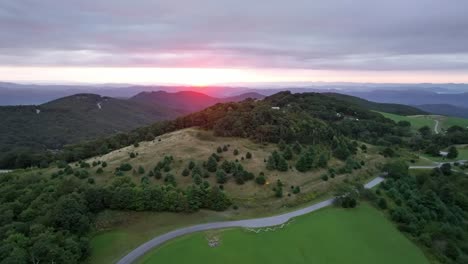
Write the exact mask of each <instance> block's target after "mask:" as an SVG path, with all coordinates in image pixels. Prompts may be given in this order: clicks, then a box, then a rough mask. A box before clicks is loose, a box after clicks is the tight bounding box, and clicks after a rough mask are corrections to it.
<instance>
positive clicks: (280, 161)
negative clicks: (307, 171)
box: [276, 156, 289, 171]
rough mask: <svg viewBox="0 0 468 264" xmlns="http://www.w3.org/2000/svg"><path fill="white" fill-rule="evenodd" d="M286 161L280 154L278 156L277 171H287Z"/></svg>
mask: <svg viewBox="0 0 468 264" xmlns="http://www.w3.org/2000/svg"><path fill="white" fill-rule="evenodd" d="M288 168H289V166H288V163H287V162H286V160H285V159H284V158H283V157H282V156H279V159H278V164H277V165H276V169H277V170H279V171H288Z"/></svg>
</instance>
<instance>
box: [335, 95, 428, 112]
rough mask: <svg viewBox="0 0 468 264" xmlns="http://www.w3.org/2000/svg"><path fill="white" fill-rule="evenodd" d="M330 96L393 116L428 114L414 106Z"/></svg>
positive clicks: (344, 96)
mask: <svg viewBox="0 0 468 264" xmlns="http://www.w3.org/2000/svg"><path fill="white" fill-rule="evenodd" d="M326 94H327V95H329V96H332V97H334V98H337V99H340V100H343V101H345V102H349V103H353V104H357V105H359V106H362V107H364V108H366V109H370V110H374V111H379V112H386V113H391V114H397V115H425V114H427V112H425V111H424V110H421V109H418V108H416V107H413V106H409V105H403V104H394V103H376V102H371V101H368V100H366V99H362V98H359V97H355V96H350V95H345V94H338V93H326Z"/></svg>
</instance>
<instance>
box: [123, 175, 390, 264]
mask: <svg viewBox="0 0 468 264" xmlns="http://www.w3.org/2000/svg"><path fill="white" fill-rule="evenodd" d="M383 180H384V179H383V178H382V177H376V178H374V179H373V180H371V181H370V182H368V183H367V184H365V185H364V187H365V188H366V189H370V188H372V187H374V186H376V185H378V184H379V183H381V182H382V181H383ZM333 201H334V198H331V199H328V200H325V201H322V202H319V203H316V204H313V205H311V206H308V207H305V208H302V209H299V210H296V211H292V212H289V213H284V214H280V215H276V216H271V217H263V218H254V219H247V220H238V221H225V222H212V223H206V224H200V225H194V226H189V227H184V228H180V229H177V230H174V231H171V232H169V233H166V234H163V235H160V236H157V237H155V238H153V239H151V240H150V241H148V242H146V243H144V244H142V245H141V246H139V247H137V248H135V249H134V250H132V251H131V252H130V253H128V254H127V255H126V256H125V257H123V258H122V259H120V260H119V261H118V262H117V264H131V263H133V262H135V261H136V260H137V259H138V258H139V257H141V256H143V255H144V254H146V253H147V252H149V251H150V250H151V249H153V248H155V247H157V246H159V245H161V244H163V243H165V242H167V241H169V240H171V239H174V238H176V237H179V236H183V235H187V234H191V233H195V232H199V231H205V230H210V229H220V228H229V227H247V228H258V227H267V226H276V225H281V224H283V223H286V222H288V221H289V220H290V219H291V218H293V217H296V216H301V215H304V214H308V213H310V212H313V211H316V210H318V209H321V208H324V207H327V206H330V205H332V204H333Z"/></svg>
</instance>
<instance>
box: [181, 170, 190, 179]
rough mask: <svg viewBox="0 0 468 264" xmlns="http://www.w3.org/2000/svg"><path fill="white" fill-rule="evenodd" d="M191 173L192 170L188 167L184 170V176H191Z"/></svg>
mask: <svg viewBox="0 0 468 264" xmlns="http://www.w3.org/2000/svg"><path fill="white" fill-rule="evenodd" d="M189 175H190V170H189V169H187V168H185V169H184V170H183V171H182V176H184V177H187V176H189Z"/></svg>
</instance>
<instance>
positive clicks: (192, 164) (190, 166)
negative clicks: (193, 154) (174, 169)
mask: <svg viewBox="0 0 468 264" xmlns="http://www.w3.org/2000/svg"><path fill="white" fill-rule="evenodd" d="M193 167H195V162H193V160H191V161H190V162H189V165H188V168H189V170H192V169H193Z"/></svg>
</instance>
